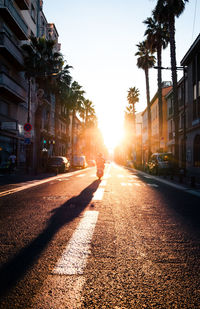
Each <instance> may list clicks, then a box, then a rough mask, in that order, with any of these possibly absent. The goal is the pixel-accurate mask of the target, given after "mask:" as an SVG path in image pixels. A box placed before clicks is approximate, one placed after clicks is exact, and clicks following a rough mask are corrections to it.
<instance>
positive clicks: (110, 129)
mask: <svg viewBox="0 0 200 309" xmlns="http://www.w3.org/2000/svg"><path fill="white" fill-rule="evenodd" d="M100 129H101V132H102V135H103V138H104V143H105V145H106V147H107V148H108V151H109V152H110V153H113V151H114V149H115V147H116V146H117V145H118V144H119V143H120V141H121V140H122V138H123V128H121V126H119V125H117V124H115V123H111V122H110V123H106V122H105V123H104V124H103V125H102V126H101V127H100Z"/></svg>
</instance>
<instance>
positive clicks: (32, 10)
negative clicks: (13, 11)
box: [31, 4, 36, 22]
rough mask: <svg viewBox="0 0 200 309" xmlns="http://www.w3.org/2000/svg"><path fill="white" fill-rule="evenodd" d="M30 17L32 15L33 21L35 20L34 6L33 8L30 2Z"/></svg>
mask: <svg viewBox="0 0 200 309" xmlns="http://www.w3.org/2000/svg"><path fill="white" fill-rule="evenodd" d="M31 17H32V19H33V21H34V22H35V19H36V18H35V17H36V13H35V8H34V6H33V4H31Z"/></svg>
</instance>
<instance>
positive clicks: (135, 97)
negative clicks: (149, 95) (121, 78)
mask: <svg viewBox="0 0 200 309" xmlns="http://www.w3.org/2000/svg"><path fill="white" fill-rule="evenodd" d="M139 94H140V92H139V89H138V88H136V87H132V88H129V90H128V96H127V99H128V103H129V105H132V107H133V109H132V110H133V130H134V134H135V104H136V103H137V102H139Z"/></svg>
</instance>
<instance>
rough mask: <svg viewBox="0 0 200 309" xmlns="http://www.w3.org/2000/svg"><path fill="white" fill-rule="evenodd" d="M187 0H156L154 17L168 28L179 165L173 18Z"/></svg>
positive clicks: (176, 150) (180, 12)
mask: <svg viewBox="0 0 200 309" xmlns="http://www.w3.org/2000/svg"><path fill="white" fill-rule="evenodd" d="M186 2H188V0H170V1H169V0H158V1H157V4H156V7H155V10H154V16H155V18H156V19H157V20H158V22H162V23H163V22H166V23H167V24H168V28H169V40H170V55H171V70H172V82H173V100H174V125H175V160H176V165H177V167H178V164H179V118H178V87H177V67H176V42H175V17H177V18H178V17H179V16H180V15H181V14H182V13H183V11H184V9H185V4H186Z"/></svg>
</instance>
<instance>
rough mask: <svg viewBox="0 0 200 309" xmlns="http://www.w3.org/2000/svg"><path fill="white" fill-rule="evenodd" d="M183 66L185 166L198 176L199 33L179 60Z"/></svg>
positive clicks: (199, 166) (199, 110) (199, 160)
mask: <svg viewBox="0 0 200 309" xmlns="http://www.w3.org/2000/svg"><path fill="white" fill-rule="evenodd" d="M181 65H182V66H184V67H185V75H184V79H185V84H186V100H185V102H184V104H183V106H184V108H185V109H186V115H187V116H186V124H187V127H186V147H185V148H186V168H187V170H188V171H189V172H190V173H193V174H198V176H200V34H199V35H198V37H197V38H196V40H195V41H194V43H193V44H192V45H191V47H190V49H189V50H188V51H187V53H186V54H185V56H184V57H183V59H182V61H181Z"/></svg>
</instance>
